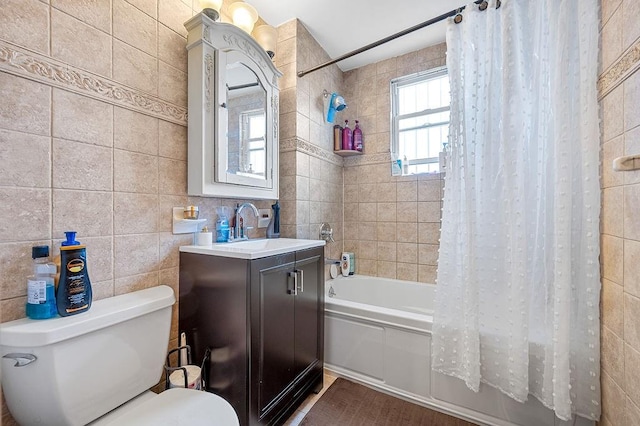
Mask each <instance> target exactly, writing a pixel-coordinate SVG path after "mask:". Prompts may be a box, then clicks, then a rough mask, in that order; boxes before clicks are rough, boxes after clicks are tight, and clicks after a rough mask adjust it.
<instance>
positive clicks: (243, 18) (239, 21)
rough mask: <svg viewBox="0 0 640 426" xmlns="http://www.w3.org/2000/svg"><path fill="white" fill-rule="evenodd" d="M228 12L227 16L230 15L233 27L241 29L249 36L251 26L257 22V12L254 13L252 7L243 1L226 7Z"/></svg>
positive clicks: (254, 10)
mask: <svg viewBox="0 0 640 426" xmlns="http://www.w3.org/2000/svg"><path fill="white" fill-rule="evenodd" d="M228 11H229V15H231V20H232V21H233V25H235V26H236V27H238V28H241V29H243V30H244V31H246V32H247V33H248V34H251V31H252V30H253V26H254V25H255V23H256V21H257V20H258V11H256V9H255V8H254V7H253V6H251V5H250V4H248V3H245V2H243V1H237V2H235V3H231V4H230V5H229V6H228Z"/></svg>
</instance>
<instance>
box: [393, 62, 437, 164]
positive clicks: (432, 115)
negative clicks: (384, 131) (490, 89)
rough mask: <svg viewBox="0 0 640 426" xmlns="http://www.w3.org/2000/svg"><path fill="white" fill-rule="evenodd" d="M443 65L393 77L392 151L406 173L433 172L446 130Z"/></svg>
mask: <svg viewBox="0 0 640 426" xmlns="http://www.w3.org/2000/svg"><path fill="white" fill-rule="evenodd" d="M443 71H444V70H443V69H437V70H434V71H432V72H427V73H424V74H416V75H411V76H407V77H402V78H399V79H396V80H393V81H392V83H391V85H392V89H393V90H392V95H393V96H392V112H393V114H394V116H393V117H392V153H393V155H394V158H399V159H401V160H403V161H404V160H405V158H406V160H407V163H410V164H409V166H408V170H407V171H408V173H432V172H437V171H438V167H439V162H438V159H439V155H440V152H441V151H442V150H443V146H444V144H445V143H446V142H447V139H448V133H449V120H450V114H449V104H450V94H449V90H450V89H449V77H448V76H447V74H446V73H445V72H443Z"/></svg>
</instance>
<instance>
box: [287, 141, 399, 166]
mask: <svg viewBox="0 0 640 426" xmlns="http://www.w3.org/2000/svg"><path fill="white" fill-rule="evenodd" d="M288 151H300V152H304V153H305V154H308V155H312V156H314V157H317V158H319V159H321V160H324V161H327V162H329V163H333V164H337V165H338V166H344V167H352V166H362V165H365V164H382V163H390V162H391V154H390V153H388V152H382V153H377V154H366V153H365V154H364V155H358V156H353V157H345V158H343V157H341V156H339V155H338V154H334V153H333V151H327V150H326V149H322V148H320V147H319V146H316V145H314V144H312V143H310V142H309V141H306V140H304V139H300V138H297V137H294V138H289V139H284V140H280V152H288Z"/></svg>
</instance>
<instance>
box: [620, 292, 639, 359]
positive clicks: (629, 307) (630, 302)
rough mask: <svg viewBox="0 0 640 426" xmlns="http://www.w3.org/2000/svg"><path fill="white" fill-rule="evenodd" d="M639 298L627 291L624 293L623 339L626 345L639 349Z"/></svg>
mask: <svg viewBox="0 0 640 426" xmlns="http://www.w3.org/2000/svg"><path fill="white" fill-rule="evenodd" d="M638 318H640V299H639V298H637V297H635V296H632V295H630V294H628V293H625V295H624V334H623V336H624V341H625V343H626V344H627V345H629V346H631V347H632V348H634V349H635V350H636V351H638V350H640V325H639V324H638V321H637V319H638Z"/></svg>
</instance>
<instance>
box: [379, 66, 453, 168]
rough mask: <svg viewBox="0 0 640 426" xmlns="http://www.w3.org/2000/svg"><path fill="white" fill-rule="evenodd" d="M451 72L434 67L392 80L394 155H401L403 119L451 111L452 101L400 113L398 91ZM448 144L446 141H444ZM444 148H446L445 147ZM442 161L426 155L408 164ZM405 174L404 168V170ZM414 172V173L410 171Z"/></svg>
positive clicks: (431, 124)
mask: <svg viewBox="0 0 640 426" xmlns="http://www.w3.org/2000/svg"><path fill="white" fill-rule="evenodd" d="M448 74H449V72H448V70H447V67H446V66H441V67H436V68H432V69H430V70H427V71H421V72H418V73H414V74H409V75H405V76H402V77H397V78H394V79H392V80H391V82H390V83H389V87H390V97H391V108H390V110H391V111H390V121H391V141H390V145H391V146H390V150H391V154H392V157H393V156H394V155H395V156H396V158H399V155H400V121H401V120H403V119H408V118H414V117H423V116H428V115H432V114H438V113H442V112H446V111H451V103H449V105H448V106H446V107H440V108H434V109H425V110H422V111H416V112H412V113H408V114H402V115H400V114H399V113H398V110H399V103H400V102H399V99H398V93H399V89H400V88H401V87H403V86H408V85H412V84H415V83H417V82H422V81H429V80H431V79H435V78H438V77H442V76H443V75H448ZM449 123H450V120H447V121H441V122H437V123H429V124H425V125H421V126H416V127H414V128H409V129H402V131H407V130H417V129H429V128H432V127H439V126H443V125H445V124H447V125H448V124H449ZM444 144H446V142H444ZM443 149H444V148H443ZM439 162H440V156H437V157H424V158H417V159H408V160H407V166H413V165H421V164H435V163H439ZM440 172H443V170H438V172H419V173H416V174H425V173H440ZM402 174H403V175H404V174H405V173H404V170H403V171H402ZM410 174H413V173H410Z"/></svg>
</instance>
